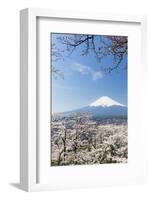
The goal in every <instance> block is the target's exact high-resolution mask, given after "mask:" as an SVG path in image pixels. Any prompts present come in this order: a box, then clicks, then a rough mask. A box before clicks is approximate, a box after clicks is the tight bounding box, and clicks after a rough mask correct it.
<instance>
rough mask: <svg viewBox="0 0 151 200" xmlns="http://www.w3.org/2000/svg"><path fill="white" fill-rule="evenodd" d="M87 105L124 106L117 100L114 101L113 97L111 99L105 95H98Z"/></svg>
mask: <svg viewBox="0 0 151 200" xmlns="http://www.w3.org/2000/svg"><path fill="white" fill-rule="evenodd" d="M89 106H91V107H92V106H94V107H97V106H102V107H110V106H122V107H125V105H123V104H121V103H119V102H117V101H114V100H113V99H111V98H109V97H107V96H103V97H100V98H99V99H97V100H96V101H94V102H93V103H91V104H90V105H89Z"/></svg>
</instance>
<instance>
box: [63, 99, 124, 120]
mask: <svg viewBox="0 0 151 200" xmlns="http://www.w3.org/2000/svg"><path fill="white" fill-rule="evenodd" d="M73 112H74V113H90V115H91V116H127V107H126V106H125V105H123V104H121V103H119V102H117V101H114V100H113V99H111V98H109V97H106V96H103V97H101V98H99V99H98V100H96V101H95V102H93V103H91V104H90V105H88V106H85V107H83V108H79V109H76V110H72V111H67V112H64V113H61V114H63V115H68V114H71V113H73Z"/></svg>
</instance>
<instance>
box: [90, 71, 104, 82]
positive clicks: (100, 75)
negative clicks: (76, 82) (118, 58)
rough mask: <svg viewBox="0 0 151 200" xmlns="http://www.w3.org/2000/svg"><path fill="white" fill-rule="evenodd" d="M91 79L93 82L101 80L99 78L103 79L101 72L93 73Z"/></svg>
mask: <svg viewBox="0 0 151 200" xmlns="http://www.w3.org/2000/svg"><path fill="white" fill-rule="evenodd" d="M92 78H93V80H94V81H95V80H97V79H101V78H103V74H102V72H93V74H92Z"/></svg>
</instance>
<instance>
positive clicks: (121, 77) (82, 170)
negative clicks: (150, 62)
mask: <svg viewBox="0 0 151 200" xmlns="http://www.w3.org/2000/svg"><path fill="white" fill-rule="evenodd" d="M20 16H21V21H20V22H21V23H20V28H21V29H20V30H21V37H20V42H21V54H20V55H21V56H20V57H21V59H20V61H21V68H20V69H21V70H20V84H21V87H20V88H21V90H20V99H21V101H20V102H21V103H20V111H21V114H20V118H21V120H20V133H21V137H20V138H21V140H20V155H21V158H20V182H21V187H22V188H23V189H24V190H26V191H38V190H53V189H64V188H81V187H98V186H110V185H128V184H137V183H145V182H146V177H147V172H146V157H145V151H146V150H145V134H146V133H144V132H143V123H142V120H143V118H142V116H141V97H142V92H143V87H144V79H145V70H146V43H147V42H146V18H145V17H144V16H117V15H106V14H104V15H102V14H99V13H84V12H82V13H74V12H65V11H61V12H60V11H59V12H56V11H51V10H48V9H25V10H22V11H21V13H20Z"/></svg>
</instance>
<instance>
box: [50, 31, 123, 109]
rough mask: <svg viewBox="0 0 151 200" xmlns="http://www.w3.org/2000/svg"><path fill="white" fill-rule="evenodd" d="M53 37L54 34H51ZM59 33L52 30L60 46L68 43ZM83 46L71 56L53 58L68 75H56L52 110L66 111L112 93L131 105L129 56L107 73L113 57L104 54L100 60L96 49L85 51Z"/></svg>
mask: <svg viewBox="0 0 151 200" xmlns="http://www.w3.org/2000/svg"><path fill="white" fill-rule="evenodd" d="M51 37H52V38H51ZM57 37H58V34H51V36H50V40H51V42H52V43H55V44H56V46H57V48H59V49H61V50H62V49H63V48H64V45H62V44H60V43H59V42H58V40H57V39H56V38H57ZM82 48H83V47H82V46H79V47H78V48H77V49H76V50H75V51H74V52H73V53H72V54H71V55H70V56H66V55H64V59H63V60H62V59H61V60H58V61H55V62H53V61H52V65H53V66H55V68H56V69H58V70H60V72H61V73H62V74H63V75H64V79H63V78H61V77H60V76H57V75H56V74H53V75H52V111H53V113H56V112H63V111H68V110H74V109H76V108H81V107H83V106H86V105H89V104H90V103H92V102H93V101H95V100H97V99H98V98H100V97H101V96H108V97H110V98H112V99H114V100H116V101H118V102H120V103H122V104H124V105H127V70H126V69H125V66H126V65H127V56H126V57H125V58H124V59H123V61H122V62H121V67H120V69H118V70H114V71H112V72H111V73H110V74H106V73H105V72H104V70H103V69H102V68H104V67H106V66H112V65H113V60H112V58H111V57H109V56H106V57H104V58H103V59H102V60H101V62H98V61H97V59H96V58H95V56H94V54H93V53H89V54H88V55H87V56H82V55H81V50H82Z"/></svg>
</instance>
